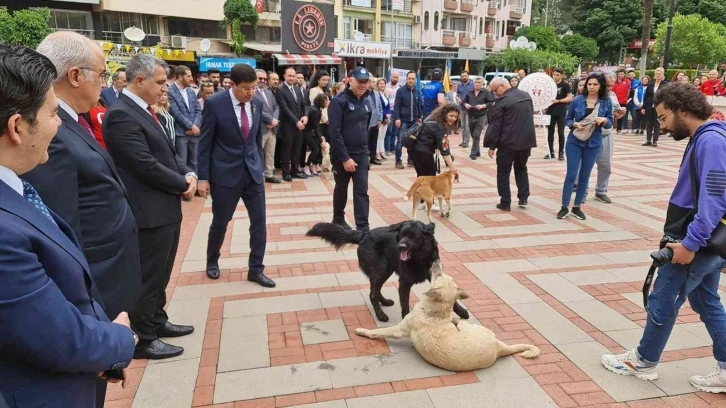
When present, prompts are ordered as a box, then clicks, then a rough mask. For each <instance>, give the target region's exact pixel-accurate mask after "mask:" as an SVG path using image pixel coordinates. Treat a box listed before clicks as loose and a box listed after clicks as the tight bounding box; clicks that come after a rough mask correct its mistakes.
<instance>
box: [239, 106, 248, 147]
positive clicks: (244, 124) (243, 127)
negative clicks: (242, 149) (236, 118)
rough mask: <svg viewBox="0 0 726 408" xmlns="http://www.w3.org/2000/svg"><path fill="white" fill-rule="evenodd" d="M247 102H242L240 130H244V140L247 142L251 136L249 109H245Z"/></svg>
mask: <svg viewBox="0 0 726 408" xmlns="http://www.w3.org/2000/svg"><path fill="white" fill-rule="evenodd" d="M245 105H246V104H245V103H240V104H239V106H240V119H241V120H240V122H242V124H241V126H240V130H241V131H242V140H243V141H244V142H245V144H247V140H249V136H250V119H249V118H248V117H247V110H246V109H245Z"/></svg>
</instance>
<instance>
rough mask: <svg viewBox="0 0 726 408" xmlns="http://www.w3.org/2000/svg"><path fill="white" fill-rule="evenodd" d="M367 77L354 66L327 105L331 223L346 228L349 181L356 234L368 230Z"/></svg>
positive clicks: (368, 106) (369, 114)
mask: <svg viewBox="0 0 726 408" xmlns="http://www.w3.org/2000/svg"><path fill="white" fill-rule="evenodd" d="M369 77H370V74H369V73H368V70H367V69H365V68H363V67H356V68H355V69H354V70H353V71H352V73H351V75H350V86H349V87H347V88H346V89H345V91H343V93H342V94H340V95H338V96H336V97H335V98H333V100H332V101H331V102H330V105H329V106H328V121H329V123H330V126H329V134H330V155H331V162H332V164H333V175H334V176H335V190H334V191H333V223H335V224H340V225H344V226H347V225H348V224H347V223H346V222H345V204H346V202H347V201H348V183H349V182H350V180H351V179H353V213H354V214H355V225H356V227H357V229H358V230H359V231H368V230H369V229H370V227H369V226H368V211H369V206H370V202H369V199H368V169H369V153H368V123H369V121H370V118H371V114H372V112H371V107H370V102H369V100H368V95H369V94H368V90H367V87H368V80H369Z"/></svg>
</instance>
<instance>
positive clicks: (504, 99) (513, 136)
mask: <svg viewBox="0 0 726 408" xmlns="http://www.w3.org/2000/svg"><path fill="white" fill-rule="evenodd" d="M484 147H488V148H489V149H504V150H513V151H517V150H526V149H531V148H533V147H537V135H536V133H535V130H534V106H533V105H532V98H531V97H530V96H529V94H528V93H527V92H524V91H521V90H519V89H517V88H510V89H508V90H507V91H506V92H504V94H503V95H502V96H500V97H499V99H497V102H496V104H495V105H494V113H493V116H492V119H491V121H490V122H489V128H488V129H487V133H486V135H485V136H484Z"/></svg>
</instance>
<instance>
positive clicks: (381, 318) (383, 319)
mask: <svg viewBox="0 0 726 408" xmlns="http://www.w3.org/2000/svg"><path fill="white" fill-rule="evenodd" d="M376 317H377V318H378V320H379V321H381V322H383V323H385V322H387V321H388V316H387V315H386V314H385V313H381V314H377V315H376Z"/></svg>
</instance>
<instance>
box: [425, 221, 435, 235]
mask: <svg viewBox="0 0 726 408" xmlns="http://www.w3.org/2000/svg"><path fill="white" fill-rule="evenodd" d="M434 231H436V224H434V223H433V222H432V223H430V224H426V225H424V232H427V233H429V234H431V235H434Z"/></svg>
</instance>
